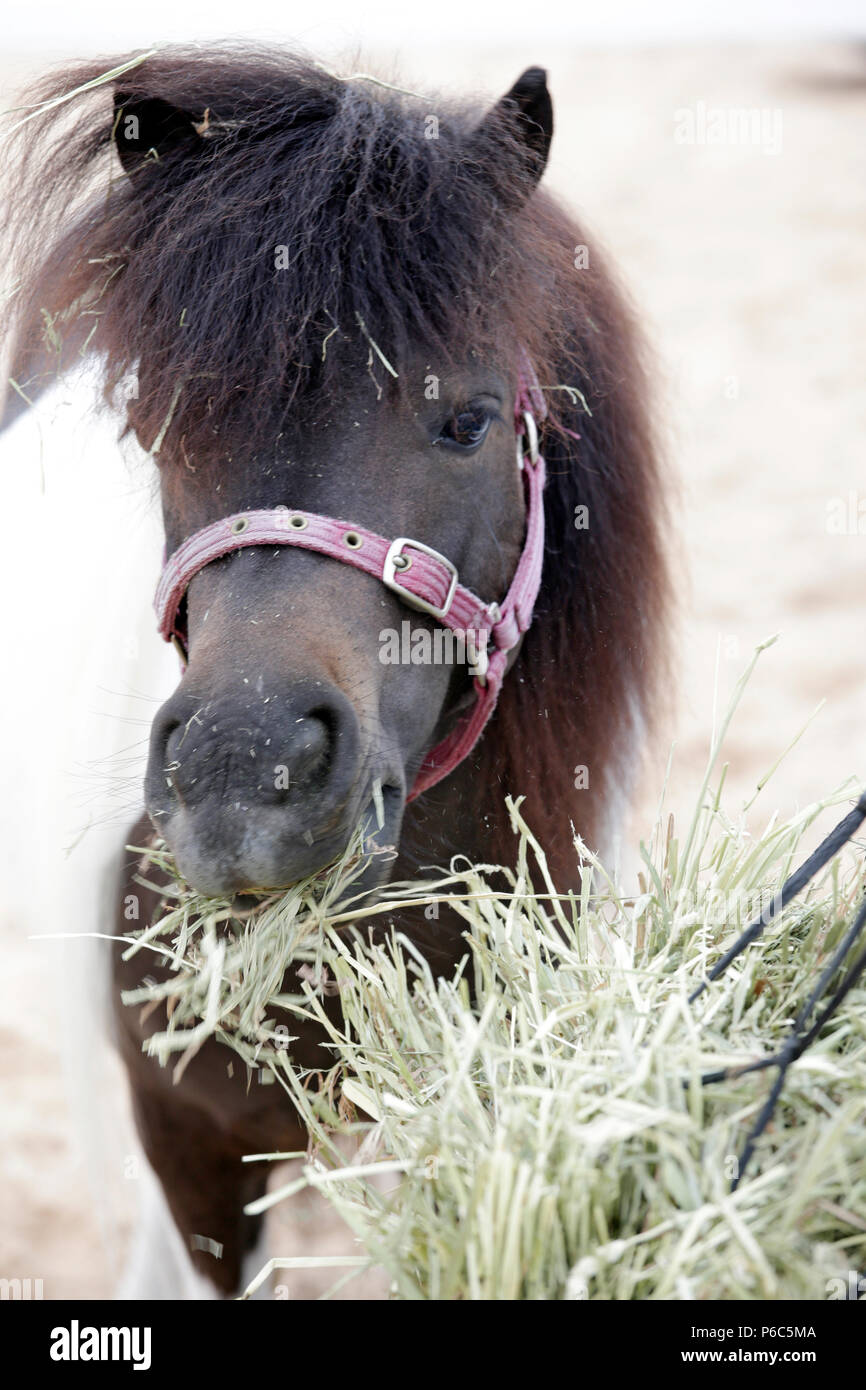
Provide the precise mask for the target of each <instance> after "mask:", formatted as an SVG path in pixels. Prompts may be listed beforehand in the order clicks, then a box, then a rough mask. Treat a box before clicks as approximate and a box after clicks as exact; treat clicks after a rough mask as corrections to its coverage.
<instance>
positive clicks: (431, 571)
mask: <svg viewBox="0 0 866 1390" xmlns="http://www.w3.org/2000/svg"><path fill="white" fill-rule="evenodd" d="M545 414H546V405H545V401H544V396H543V395H542V392H541V390H540V388H539V386H538V381H537V379H536V377H535V373H534V371H533V369H532V367H531V365H530V363H529V361H528V359H527V358H526V356H525V354H523V357H522V365H521V370H520V374H519V377H518V389H517V393H516V398H515V419H514V425H515V432H516V434H517V466H518V468H519V469H520V470H521V472H522V475H523V482H524V490H525V496H526V535H525V539H524V542H523V551H522V553H521V556H520V559H519V561H518V564H517V569H516V570H515V573H514V578H513V579H512V581H511V584H510V586H509V589H508V593H507V594H506V596H505V598H504V599H503V600H502V602H501V604H497V603H485V602H484V601H483V600H482V599H480V598H478V597H477V596H476V595H475V594H473V593H472V591H471V590H470V589H467V588H465V587H464V585H462V584H461V583H460V579H459V575H458V573H457V569H456V567H455V566H454V565H453V564H452V563H451V561H450V560H448V559H446V557H445V556H444V555H441V554H440V553H439V551H438V550H433V549H432V547H430V546H428V545H424V544H422V542H421V541H417V540H413V539H412V538H411V537H409V536H398V537H397V538H396V539H395V540H392V541H389V540H386V539H385V538H384V537H383V536H378V535H376V533H375V532H374V531H368V530H367V529H366V528H365V527H363V526H355V525H351V524H350V523H348V522H343V521H337V520H335V519H334V518H333V517H328V516H320V515H318V514H317V513H315V512H302V511H292V510H290V509H289V508H288V507H275V508H273V509H271V510H267V511H250V512H238V513H237V514H235V515H234V516H227V517H223V518H222V519H221V520H220V521H215V522H213V523H212V525H210V526H205V527H204V528H203V529H202V530H201V531H196V532H195V533H194V534H193V535H191V536H189V537H188V538H187V540H185V541H184V542H183V544H182V545H180V546H179V547H178V549H177V550H176V551H175V552H174V554H173V555H172V556H171V558H170V559H169V560H168V561H167V563H166V565H165V568H164V569H163V572H162V575H161V577H160V581H159V585H158V587H157V591H156V597H155V600H154V606H155V608H156V615H157V620H158V623H159V631H160V633H161V634H162V636H163V637H164V638H165V640H166V641H167V642H169V641H174V642H175V643H176V645H178V647H179V649H180V652H181V657H182V659H183V660H184V662H185V660H186V651H185V642H184V634H183V633H182V632H181V631H179V629H178V626H177V615H178V610H179V608H180V605H181V602H182V600H183V598H184V595H185V594H186V591H187V589H188V587H189V584H190V581H191V579H192V578H193V576H194V575H196V574H198V572H199V570H201V569H204V567H205V565H209V564H210V562H211V561H212V560H217V559H219V558H220V556H222V555H228V554H230V553H232V552H233V551H236V550H243V549H244V548H245V547H246V546H250V545H294V546H298V547H299V548H300V549H302V550H314V551H316V552H317V553H318V554H320V555H327V556H330V558H331V559H333V560H340V561H341V562H342V563H343V564H346V565H351V566H352V567H353V568H354V569H358V570H363V571H364V573H366V574H370V575H372V576H373V577H374V578H375V579H379V580H381V582H382V583H383V584H384V585H385V586H386V588H388V589H391V590H392V592H393V593H395V594H397V595H398V597H399V598H400V599H401V600H402V602H403V603H405V604H406V606H407V607H409V608H414V609H416V610H417V611H418V612H421V613H426V614H428V615H429V616H430V617H432V618H435V619H436V621H437V622H440V623H442V625H443V626H444V627H447V628H450V629H451V630H452V632H454V633H455V634H457V635H458V636H459V637H462V638H463V639H464V640H465V641H466V643H467V647H468V649H469V653H470V670H471V672H472V675H473V684H474V688H475V697H476V698H475V703H474V705H473V707H472V708H471V709H470V710H469V712H468V713H467V714H465V715H463V716H462V718H461V719H460V720H459V721H458V723H457V724H456V725H455V727H454V728H453V729H452V731H451V732H450V733H449V734H448V735H447V737H446V738H444V739H443V740H442V741H441V742H440V743H437V744H436V746H435V748H433V749H431V751H430V752H429V753H428V754H427V756H426V757H425V759H424V761H423V763H422V764H421V767H420V769H419V771H418V775H417V777H416V778H415V782H414V785H413V786H412V789H411V791H410V793H409V796H408V798H407V800H408V801H414V799H415V798H416V797H417V796H420V795H421V793H422V792H424V791H427V790H428V788H429V787H432V786H435V785H436V783H437V782H441V780H442V778H443V777H447V775H448V773H449V772H451V771H452V770H453V769H454V768H455V767H456V766H457V764H458V763H460V762H462V761H463V759H464V758H465V757H466V756H467V755H468V754H469V753H470V752H471V751H472V749H473V748H474V746H475V744H476V743H477V742H478V740H479V738H480V737H481V734H482V732H483V730H484V727H485V725H486V723H487V721H488V719H489V718H490V716H491V714H492V713H493V710H494V708H495V706H496V700H497V698H498V695H499V690H500V687H501V685H502V681H503V678H504V676H505V672H506V670H507V667H508V656H509V653H510V652H511V651H513V649H514V648H515V647H516V646H517V644H518V642H519V641H520V639H521V637H522V636H523V634H524V632H525V631H526V630H527V628H528V627H529V624H530V623H531V621H532V612H533V608H534V607H535V600H536V598H537V597H538V590H539V587H540V584H541V566H542V559H543V555H544V504H543V500H542V492H543V489H544V479H545V470H544V459H543V458H542V456H541V454H540V453H539V451H538V433H537V429H536V424H535V419H536V415H537V416H538V417H539V418H540V419H543V418H544V415H545Z"/></svg>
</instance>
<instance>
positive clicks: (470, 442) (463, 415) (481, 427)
mask: <svg viewBox="0 0 866 1390" xmlns="http://www.w3.org/2000/svg"><path fill="white" fill-rule="evenodd" d="M492 421H493V416H492V415H491V414H490V411H489V410H487V409H485V407H484V406H483V405H470V406H467V407H466V409H465V410H459V411H455V412H454V414H453V415H452V416H451V417H450V419H448V420H446V422H445V424H444V426H443V428H442V433H441V434H440V435H439V438H438V439H437V440H436V441H435V443H437V444H445V445H446V446H447V447H449V448H452V449H461V450H462V451H463V452H464V453H466V452H471V451H472V450H473V449H477V448H478V447H479V445H480V444H483V442H484V440H485V439H486V437H487V431H488V430H489V429H490V425H491V423H492Z"/></svg>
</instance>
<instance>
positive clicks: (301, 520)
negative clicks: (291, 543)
mask: <svg viewBox="0 0 866 1390" xmlns="http://www.w3.org/2000/svg"><path fill="white" fill-rule="evenodd" d="M289 525H290V526H291V528H292V530H293V531H306V529H307V518H306V517H305V516H290V517H289Z"/></svg>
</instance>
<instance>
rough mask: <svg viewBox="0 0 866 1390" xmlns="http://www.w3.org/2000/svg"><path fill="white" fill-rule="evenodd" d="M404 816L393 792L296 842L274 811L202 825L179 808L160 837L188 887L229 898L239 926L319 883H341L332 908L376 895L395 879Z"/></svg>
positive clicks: (226, 815) (226, 813) (227, 813)
mask: <svg viewBox="0 0 866 1390" xmlns="http://www.w3.org/2000/svg"><path fill="white" fill-rule="evenodd" d="M402 815H403V795H402V791H401V790H400V789H398V788H397V787H392V788H388V789H387V790H386V789H383V791H382V794H381V795H379V794H377V795H376V796H375V797H373V796H371V797H370V799H369V800H368V802H367V805H366V808H365V810H364V812H363V813H362V814H361V815H360V816H358V815H357V814H356V815H351V814H350V815H349V816H347V817H346V818H344V819H343V820H342V821H341V823H340V824H339V825H336V826H331V827H329V828H328V830H327V832H326V833H323V834H321V835H320V836H318V837H315V838H314V837H313V836H312V835H309V834H306V835H305V834H301V835H298V834H297V833H296V829H295V828H294V827H292V826H291V825H287V824H286V818H285V817H283V816H280V815H279V813H278V811H277V810H276V808H272V809H271V810H270V811H269V812H268V813H267V814H265V815H259V816H255V815H252V814H250V812H249V811H248V810H247V812H246V814H245V815H243V816H241V815H240V814H238V815H235V814H234V812H233V810H231V808H229V809H228V810H227V809H226V808H221V811H219V812H216V813H212V814H211V815H210V816H207V817H206V818H204V817H202V816H201V815H200V814H192V815H190V814H188V813H187V812H186V811H185V810H184V808H180V809H179V810H178V811H177V812H176V813H175V815H173V816H172V817H171V819H170V821H169V822H168V823H166V824H164V825H162V826H160V833H161V834H162V836H163V838H164V839H165V840H166V842H167V844H168V846H169V848H170V849H171V851H172V853H173V855H174V858H175V862H176V864H177V867H178V869H179V870H180V873H181V874H182V876H183V877H184V878H185V879H186V881H187V883H189V884H190V886H191V887H192V888H193V889H195V890H196V891H197V892H199V893H201V894H204V895H206V896H210V897H221V898H228V899H229V900H230V901H231V903H232V909H233V912H234V913H235V914H236V915H237V916H238V917H241V918H243V917H248V916H250V915H252V914H254V913H255V912H256V911H258V910H260V909H261V907H262V905H263V903H264V902H265V901H266V900H267V899H269V898H274V897H279V896H280V895H282V894H285V893H288V892H290V891H291V890H297V889H298V888H303V887H304V885H305V884H309V886H310V889H311V891H312V892H316V891H318V887H319V883H320V881H324V880H331V881H333V882H335V883H336V882H339V881H341V880H343V881H345V890H344V891H340V892H339V894H338V895H337V896H336V897H335V898H334V899H333V901H334V902H335V903H338V902H343V901H344V900H347V899H349V898H351V897H354V896H355V895H357V894H364V893H367V892H370V891H371V890H373V889H375V888H376V887H378V886H379V885H380V884H381V883H383V882H384V881H385V880H386V879H387V878H388V876H389V875H390V873H391V871H392V867H393V862H394V859H395V858H396V850H395V849H394V848H393V847H394V846H395V845H396V844H397V843H398V841H399V835H400V827H401V822H402ZM341 861H342V864H341ZM329 891H330V889H329Z"/></svg>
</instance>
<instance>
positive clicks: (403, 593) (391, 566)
mask: <svg viewBox="0 0 866 1390" xmlns="http://www.w3.org/2000/svg"><path fill="white" fill-rule="evenodd" d="M404 546H409V547H411V549H412V550H419V551H420V552H421V554H422V555H429V556H430V559H431V560H438V561H439V563H440V565H444V566H445V568H446V570H447V571H448V573H449V574H450V575H451V582H450V584H449V585H448V593H447V595H446V598H445V602H444V603H443V604H442V607H441V608H437V607H436V605H435V603H428V602H427V600H426V599H425V598H420V597H419V596H418V594H413V593H412V590H411V589H407V588H406V587H405V585H403V584H401V583H400V582H399V580H398V579H397V574H398V573H399V571H398V569H397V565H396V561H397V560H398V559H400V558H401V557H402V556H403V548H404ZM382 583H383V584H384V585H385V586H386V587H387V588H388V589H391V590H393V592H394V593H395V594H397V595H398V597H399V598H401V599H402V600H403V602H404V603H405V604H407V605H408V606H409V608H417V610H418V612H419V613H429V614H430V616H431V618H437V619H438V620H439V622H440V623H441V622H444V621H445V616H446V614H447V612H448V609H449V608H450V607H451V603H452V601H453V598H454V594H455V592H456V590H457V567H456V565H452V563H451V561H450V560H446V558H445V556H444V555H440V553H439V551H438V550H434V549H433V548H432V546H429V545H422V543H421V541H413V540H412V538H411V537H410V536H398V537H397V539H396V540H395V541H392V542H391V544H390V545H389V546H388V553H387V555H386V556H385V563H384V565H383V567H382Z"/></svg>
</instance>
